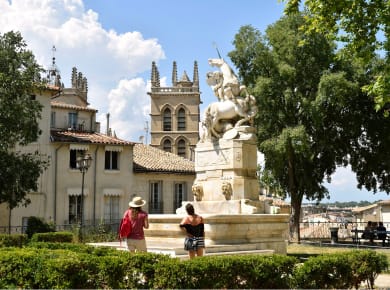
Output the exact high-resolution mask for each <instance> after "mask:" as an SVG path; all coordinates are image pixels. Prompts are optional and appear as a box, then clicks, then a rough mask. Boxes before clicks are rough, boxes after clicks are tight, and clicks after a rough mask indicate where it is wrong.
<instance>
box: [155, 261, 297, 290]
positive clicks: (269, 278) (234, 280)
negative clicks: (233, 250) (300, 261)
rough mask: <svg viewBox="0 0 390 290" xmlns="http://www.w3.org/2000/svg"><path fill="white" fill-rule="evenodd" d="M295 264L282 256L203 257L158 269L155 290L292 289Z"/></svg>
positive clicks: (168, 263) (173, 262) (159, 266)
mask: <svg viewBox="0 0 390 290" xmlns="http://www.w3.org/2000/svg"><path fill="white" fill-rule="evenodd" d="M296 263H297V260H296V259H295V258H293V257H287V256H282V255H272V256H262V255H244V256H240V255H234V256H215V257H202V258H198V259H194V260H187V261H182V262H179V263H178V262H177V261H172V260H167V261H165V262H164V263H162V264H159V265H158V268H157V270H156V278H155V285H154V287H155V288H182V289H211V288H217V289H281V288H291V286H292V282H293V280H292V272H293V269H294V265H295V264H296Z"/></svg>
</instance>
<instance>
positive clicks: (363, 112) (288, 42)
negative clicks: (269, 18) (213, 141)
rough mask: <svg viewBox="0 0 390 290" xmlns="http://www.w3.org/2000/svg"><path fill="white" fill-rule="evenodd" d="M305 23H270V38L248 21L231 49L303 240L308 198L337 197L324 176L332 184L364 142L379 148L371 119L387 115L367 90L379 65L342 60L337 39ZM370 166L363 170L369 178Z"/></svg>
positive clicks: (268, 166) (268, 164) (269, 163)
mask: <svg viewBox="0 0 390 290" xmlns="http://www.w3.org/2000/svg"><path fill="white" fill-rule="evenodd" d="M303 23H304V17H303V16H302V15H301V14H294V15H290V16H286V17H283V18H281V19H280V20H279V21H277V22H276V23H275V24H273V25H270V26H269V27H268V28H267V30H266V35H262V34H261V33H260V32H259V31H258V30H257V29H255V28H253V27H252V26H243V27H241V28H240V30H239V32H238V33H237V34H236V36H235V38H234V41H233V44H234V46H235V50H233V51H232V52H230V53H229V57H230V58H231V60H232V62H233V63H234V64H235V65H236V67H237V68H238V70H239V76H240V77H241V78H242V81H243V83H244V84H245V85H246V86H247V87H248V88H250V90H251V91H252V93H253V95H255V96H256V99H257V104H258V110H259V112H258V115H257V117H256V120H255V122H256V126H257V136H258V146H259V150H260V151H261V152H262V153H263V154H264V156H265V170H268V171H270V172H271V173H272V176H273V177H274V178H275V180H276V181H277V183H278V184H279V185H280V186H281V187H282V189H283V191H285V192H287V193H288V195H290V197H291V205H292V226H291V228H290V229H291V231H292V232H291V235H292V238H293V239H297V240H299V216H300V206H301V203H302V199H303V197H304V196H305V197H306V198H307V199H308V200H321V199H323V198H327V197H329V192H328V190H327V188H326V187H325V186H324V181H326V180H327V181H330V177H331V175H332V174H333V173H334V172H335V170H336V168H337V166H338V165H343V166H346V165H347V164H348V163H349V162H350V159H349V157H350V155H349V154H353V157H352V158H353V159H354V158H357V157H358V156H359V155H360V154H361V153H362V152H361V151H359V149H360V147H359V143H364V142H367V143H366V145H367V147H370V148H372V144H370V142H371V140H369V138H366V137H367V136H368V135H369V134H368V133H367V128H366V125H367V124H366V123H369V122H370V121H372V116H373V115H376V118H377V119H376V120H377V121H375V122H373V123H376V125H377V126H378V120H379V119H381V118H383V114H376V112H375V111H374V106H373V105H374V102H373V101H372V100H371V99H370V98H368V97H367V95H366V94H365V93H364V92H363V91H362V90H361V89H360V87H361V86H362V85H364V84H367V83H369V82H370V81H372V79H373V78H374V75H375V72H376V65H370V66H367V65H365V64H364V62H362V61H361V60H360V59H358V58H352V57H349V58H347V57H340V55H339V53H342V52H339V53H338V52H337V51H336V45H335V44H334V42H332V41H330V40H329V39H327V38H326V37H324V36H323V34H321V33H318V32H316V31H312V32H311V33H306V32H304V31H302V30H301V29H300V27H301V26H302V24H303ZM378 63H380V62H379V61H378ZM370 106H371V107H370ZM377 115H380V116H379V117H378V116H377ZM363 116H365V117H364V118H363ZM369 120H370V121H369ZM370 134H371V133H370ZM372 134H373V135H375V134H379V132H378V131H377V132H376V133H375V134H374V133H372ZM376 136H377V135H376ZM378 139H381V137H379V136H378V138H377V140H378ZM389 145H390V144H389ZM382 149H383V147H382ZM385 151H386V152H389V150H388V149H387V150H385ZM370 153H373V152H370ZM370 153H369V154H367V155H370ZM371 157H372V158H374V156H373V155H372V156H371ZM354 160H355V159H354ZM355 161H356V162H358V161H357V160H355ZM370 164H371V165H372V166H374V164H373V163H371V162H370ZM361 165H362V166H363V167H364V166H365V165H364V164H361ZM386 166H388V162H387V165H386ZM386 166H384V167H386ZM367 170H368V168H367V167H365V169H364V170H362V173H363V172H364V174H367V175H365V176H369V174H368V173H367ZM387 172H388V171H387ZM371 173H372V172H370V174H371ZM364 174H362V176H363V175H364ZM371 177H372V176H371ZM374 179H375V178H374ZM376 180H377V179H376Z"/></svg>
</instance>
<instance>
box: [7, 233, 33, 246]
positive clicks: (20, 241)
mask: <svg viewBox="0 0 390 290" xmlns="http://www.w3.org/2000/svg"><path fill="white" fill-rule="evenodd" d="M27 243H28V236H27V235H25V234H12V235H9V234H0V248H1V247H22V246H25V245H27Z"/></svg>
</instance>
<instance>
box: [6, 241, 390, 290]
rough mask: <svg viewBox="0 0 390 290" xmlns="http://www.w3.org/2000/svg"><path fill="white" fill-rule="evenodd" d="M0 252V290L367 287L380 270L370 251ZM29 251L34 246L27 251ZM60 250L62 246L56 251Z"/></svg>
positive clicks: (70, 248) (67, 247)
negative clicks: (180, 255) (303, 257)
mask: <svg viewBox="0 0 390 290" xmlns="http://www.w3.org/2000/svg"><path fill="white" fill-rule="evenodd" d="M45 244H46V243H34V244H30V245H29V246H28V247H26V248H22V249H21V248H0V287H1V288H31V289H161V288H164V289H297V288H299V289H304V288H323V289H329V288H333V289H334V288H352V287H355V285H360V284H361V283H362V282H364V281H367V282H368V281H371V282H370V283H371V284H368V285H371V286H369V287H373V286H374V284H373V282H374V280H375V278H376V277H377V275H378V273H380V272H381V271H383V270H384V269H385V268H386V267H387V260H386V257H385V256H383V255H381V254H377V253H376V252H374V251H351V252H347V253H342V254H329V255H323V256H317V257H311V258H309V259H308V260H307V261H306V262H304V263H303V264H300V263H299V261H298V260H297V259H296V258H294V257H289V256H284V255H269V256H268V255H243V256H242V255H232V256H206V257H201V258H196V259H193V260H184V261H181V260H179V259H177V258H170V257H169V256H166V255H161V254H152V253H142V254H141V253H140V254H133V253H129V252H126V251H118V250H116V249H113V248H111V249H109V248H95V247H92V246H86V245H76V244H70V243H62V244H61V243H47V247H45V246H44V245H45ZM33 245H34V246H36V247H33ZM60 247H62V248H63V249H61V248H60Z"/></svg>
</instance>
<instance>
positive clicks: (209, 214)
mask: <svg viewBox="0 0 390 290" xmlns="http://www.w3.org/2000/svg"><path fill="white" fill-rule="evenodd" d="M209 64H210V65H211V66H216V67H218V68H219V69H220V71H215V72H209V73H207V83H208V84H209V85H210V86H211V88H212V89H213V91H214V94H215V96H216V97H217V98H218V101H217V102H214V103H211V104H209V105H208V107H207V108H206V110H205V113H204V117H203V120H202V129H203V130H202V131H203V132H202V133H201V138H200V141H199V142H198V144H197V146H196V149H195V171H196V179H195V181H194V184H193V186H192V192H193V195H194V201H186V202H183V205H182V207H180V208H178V209H177V210H176V215H174V214H172V215H166V214H162V215H150V216H149V222H150V228H149V229H148V230H147V231H146V232H145V234H146V239H147V242H148V241H150V244H153V249H155V250H156V251H158V249H157V248H158V245H160V249H159V251H160V252H167V253H173V252H174V255H180V254H185V253H186V252H185V251H184V249H183V240H184V235H183V233H182V232H181V230H180V228H179V223H180V221H181V219H182V217H183V216H184V215H186V212H185V209H184V208H185V205H186V204H187V203H188V202H191V203H192V204H193V206H194V208H195V212H196V213H198V214H201V215H202V216H203V217H204V219H205V241H206V254H224V253H225V254H226V253H279V254H285V253H286V249H287V239H288V227H289V215H288V214H274V211H273V210H271V209H272V206H270V204H269V201H268V200H260V199H259V183H258V180H257V177H256V172H257V146H256V130H255V128H254V127H253V118H254V117H255V115H256V114H257V106H256V99H255V98H254V97H253V96H252V95H250V94H248V92H247V90H246V88H245V86H242V85H240V83H239V81H238V78H237V77H236V75H235V74H234V72H233V70H232V69H231V68H230V66H229V65H228V64H227V63H226V62H225V61H224V60H223V59H221V58H219V59H209ZM148 248H149V249H150V248H151V247H149V246H148ZM172 251H173V252H172Z"/></svg>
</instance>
